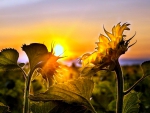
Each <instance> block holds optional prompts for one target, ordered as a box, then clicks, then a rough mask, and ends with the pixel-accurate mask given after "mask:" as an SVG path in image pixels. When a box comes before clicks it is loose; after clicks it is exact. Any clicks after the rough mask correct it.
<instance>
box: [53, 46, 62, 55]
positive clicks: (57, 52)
mask: <svg viewBox="0 0 150 113" xmlns="http://www.w3.org/2000/svg"><path fill="white" fill-rule="evenodd" d="M54 52H55V55H56V56H60V55H62V54H63V53H64V48H63V47H62V46H61V45H60V44H57V45H56V46H55V47H54Z"/></svg>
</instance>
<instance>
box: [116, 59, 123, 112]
mask: <svg viewBox="0 0 150 113" xmlns="http://www.w3.org/2000/svg"><path fill="white" fill-rule="evenodd" d="M115 73H116V76H117V103H116V113H122V109H123V97H124V92H123V90H124V79H123V75H122V70H121V67H120V64H119V62H118V60H117V61H116V66H115Z"/></svg>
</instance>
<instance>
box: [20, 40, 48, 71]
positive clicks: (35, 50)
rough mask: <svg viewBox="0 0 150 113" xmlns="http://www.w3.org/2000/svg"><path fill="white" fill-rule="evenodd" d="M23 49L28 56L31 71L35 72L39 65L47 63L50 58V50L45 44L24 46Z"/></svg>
mask: <svg viewBox="0 0 150 113" xmlns="http://www.w3.org/2000/svg"><path fill="white" fill-rule="evenodd" d="M22 49H23V51H25V53H26V54H27V56H28V59H29V63H30V69H31V70H33V69H34V68H35V66H36V65H37V64H38V63H40V62H42V61H45V60H46V59H47V58H48V50H47V47H46V46H45V45H44V44H39V43H32V44H30V45H26V44H24V45H23V47H22Z"/></svg>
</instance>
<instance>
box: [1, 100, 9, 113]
mask: <svg viewBox="0 0 150 113" xmlns="http://www.w3.org/2000/svg"><path fill="white" fill-rule="evenodd" d="M8 112H9V107H8V106H6V105H4V104H3V103H1V102H0V113H8Z"/></svg>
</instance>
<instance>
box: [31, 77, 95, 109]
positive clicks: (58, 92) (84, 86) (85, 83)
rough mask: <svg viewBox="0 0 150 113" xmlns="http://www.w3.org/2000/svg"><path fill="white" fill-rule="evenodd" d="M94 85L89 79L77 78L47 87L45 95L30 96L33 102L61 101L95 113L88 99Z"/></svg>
mask: <svg viewBox="0 0 150 113" xmlns="http://www.w3.org/2000/svg"><path fill="white" fill-rule="evenodd" d="M93 86H94V83H93V81H92V80H91V79H89V78H84V77H79V78H78V79H74V80H70V81H68V82H65V83H59V84H55V85H53V86H51V87H49V89H48V91H46V92H45V93H41V94H37V95H34V96H33V95H30V99H31V100H33V101H45V102H46V101H51V100H61V101H63V102H66V103H69V104H71V103H78V104H81V105H84V106H86V107H87V108H88V109H89V110H91V111H93V112H95V110H94V108H93V106H92V105H91V104H90V98H91V94H92V91H93Z"/></svg>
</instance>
